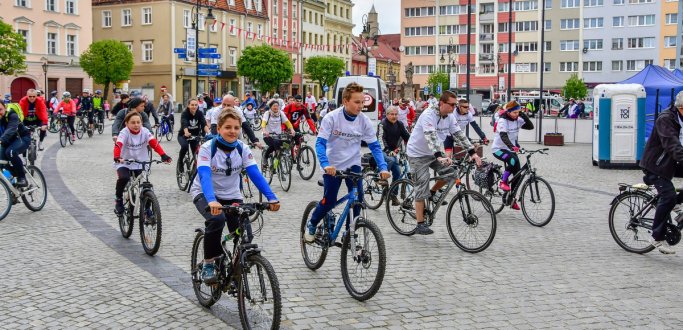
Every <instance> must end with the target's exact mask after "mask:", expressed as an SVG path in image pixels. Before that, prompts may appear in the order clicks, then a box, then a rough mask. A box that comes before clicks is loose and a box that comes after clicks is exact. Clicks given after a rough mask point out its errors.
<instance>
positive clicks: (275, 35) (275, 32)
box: [273, 28, 277, 39]
mask: <svg viewBox="0 0 683 330" xmlns="http://www.w3.org/2000/svg"><path fill="white" fill-rule="evenodd" d="M273 38H275V39H277V28H273Z"/></svg>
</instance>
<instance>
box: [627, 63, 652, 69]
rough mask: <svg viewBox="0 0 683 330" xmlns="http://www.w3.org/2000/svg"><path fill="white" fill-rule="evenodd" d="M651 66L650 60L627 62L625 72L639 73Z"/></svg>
mask: <svg viewBox="0 0 683 330" xmlns="http://www.w3.org/2000/svg"><path fill="white" fill-rule="evenodd" d="M650 64H652V60H628V61H626V71H640V70H642V69H644V68H645V67H646V66H648V65H650Z"/></svg>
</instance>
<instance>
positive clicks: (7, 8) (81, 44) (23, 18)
mask: <svg viewBox="0 0 683 330" xmlns="http://www.w3.org/2000/svg"><path fill="white" fill-rule="evenodd" d="M90 12H91V5H90V1H78V0H44V1H36V0H33V1H29V0H7V1H2V2H0V18H1V19H2V20H3V21H4V22H5V23H7V24H10V25H12V26H13V27H14V30H15V31H16V32H18V33H19V34H21V35H23V36H24V40H26V49H25V50H24V53H25V54H26V71H25V72H24V73H22V74H19V75H16V76H13V77H12V76H0V90H2V92H3V94H5V93H9V94H11V98H12V100H13V101H19V99H20V98H21V97H23V96H24V95H26V91H27V90H28V89H30V88H36V89H41V90H44V91H46V92H47V93H48V95H49V92H50V91H57V92H58V93H60V94H61V93H62V92H64V91H69V92H71V93H72V94H80V92H81V91H82V90H83V89H84V88H92V87H93V85H92V84H93V83H92V79H91V78H89V77H88V75H87V74H86V73H85V72H84V71H83V70H82V69H81V67H80V65H79V57H80V55H81V53H83V51H85V50H86V49H87V47H88V45H90V43H91V42H92V20H91V19H90ZM43 67H45V69H46V70H45V71H44V69H43Z"/></svg>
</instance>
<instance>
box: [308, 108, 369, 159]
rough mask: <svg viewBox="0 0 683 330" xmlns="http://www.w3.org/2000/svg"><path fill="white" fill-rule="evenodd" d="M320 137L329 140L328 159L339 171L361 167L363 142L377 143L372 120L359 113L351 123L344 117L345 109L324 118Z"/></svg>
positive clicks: (319, 133)
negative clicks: (355, 166)
mask: <svg viewBox="0 0 683 330" xmlns="http://www.w3.org/2000/svg"><path fill="white" fill-rule="evenodd" d="M318 137H320V138H323V139H326V140H327V159H328V160H329V162H330V166H334V167H335V168H336V169H337V170H339V171H344V170H346V169H349V168H351V166H354V165H357V166H360V156H361V155H360V147H361V141H365V142H366V143H367V144H370V143H373V142H375V141H377V137H376V136H375V128H374V127H373V126H372V122H371V121H370V118H368V117H367V116H366V115H365V114H363V113H359V114H358V117H356V119H355V120H354V121H349V120H347V119H346V118H345V117H344V107H341V108H338V109H336V110H334V111H330V112H329V113H328V114H327V115H326V116H325V118H323V120H322V123H321V124H320V131H318Z"/></svg>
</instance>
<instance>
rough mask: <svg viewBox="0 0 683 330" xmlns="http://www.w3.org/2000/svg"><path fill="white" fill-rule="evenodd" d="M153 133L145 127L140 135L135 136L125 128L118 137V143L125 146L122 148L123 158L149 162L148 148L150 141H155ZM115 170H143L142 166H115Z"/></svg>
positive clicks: (135, 164)
mask: <svg viewBox="0 0 683 330" xmlns="http://www.w3.org/2000/svg"><path fill="white" fill-rule="evenodd" d="M153 138H154V136H153V135H152V133H151V132H150V131H149V130H148V129H147V128H145V127H143V128H141V129H140V132H139V133H138V134H133V133H131V131H130V130H129V129H128V127H124V128H123V129H122V130H121V131H120V132H119V135H118V136H117V137H116V143H119V142H121V144H123V146H122V147H121V158H123V159H135V160H139V161H141V162H147V161H149V151H147V146H148V145H149V140H151V139H153ZM114 167H115V168H117V169H118V168H121V167H125V168H129V169H131V170H139V169H142V165H140V164H137V163H133V164H125V163H124V164H118V163H116V164H114Z"/></svg>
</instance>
